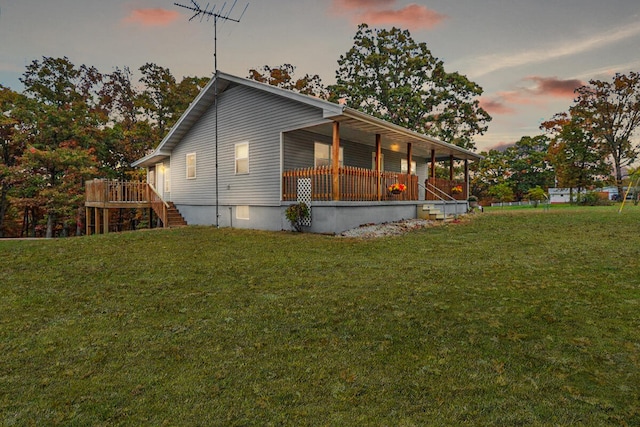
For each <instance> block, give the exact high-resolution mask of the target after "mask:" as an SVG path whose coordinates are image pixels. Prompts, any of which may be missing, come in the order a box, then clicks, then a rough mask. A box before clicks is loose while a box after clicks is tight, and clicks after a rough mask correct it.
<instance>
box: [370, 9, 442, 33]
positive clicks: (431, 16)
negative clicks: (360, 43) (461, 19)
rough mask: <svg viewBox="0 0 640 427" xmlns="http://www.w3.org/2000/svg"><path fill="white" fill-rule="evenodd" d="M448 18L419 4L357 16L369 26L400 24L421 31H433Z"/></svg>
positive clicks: (372, 11) (371, 11) (373, 11)
mask: <svg viewBox="0 0 640 427" xmlns="http://www.w3.org/2000/svg"><path fill="white" fill-rule="evenodd" d="M447 18H448V16H447V15H443V14H441V13H438V12H436V11H434V10H431V9H428V8H427V7H425V6H420V5H417V4H410V5H409V6H407V7H405V8H402V9H398V10H392V9H386V10H370V11H367V12H364V13H362V14H360V15H359V16H357V19H358V21H360V22H366V23H367V24H373V25H385V24H399V25H404V26H407V27H409V28H419V29H431V28H433V27H435V26H436V25H438V24H440V23H441V22H442V21H444V20H445V19H447Z"/></svg>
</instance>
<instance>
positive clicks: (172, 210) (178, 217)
mask: <svg viewBox="0 0 640 427" xmlns="http://www.w3.org/2000/svg"><path fill="white" fill-rule="evenodd" d="M167 204H168V205H169V208H168V209H167V223H168V224H167V225H166V226H167V227H169V228H173V227H184V226H186V225H187V221H185V219H184V218H183V217H182V214H181V213H180V212H179V211H178V208H176V205H174V204H173V202H167Z"/></svg>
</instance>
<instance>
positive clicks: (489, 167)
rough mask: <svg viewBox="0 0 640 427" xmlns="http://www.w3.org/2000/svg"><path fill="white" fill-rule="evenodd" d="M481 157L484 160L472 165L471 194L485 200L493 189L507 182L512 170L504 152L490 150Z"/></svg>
mask: <svg viewBox="0 0 640 427" xmlns="http://www.w3.org/2000/svg"><path fill="white" fill-rule="evenodd" d="M480 155H482V156H483V157H484V158H483V159H482V160H481V161H479V162H473V163H471V166H470V170H469V172H470V184H471V194H474V195H476V196H478V197H480V198H483V197H486V196H488V195H489V189H490V188H491V187H493V186H495V185H498V184H502V183H505V182H507V180H508V178H509V176H511V170H510V168H509V165H508V163H507V157H506V156H505V153H504V152H503V151H499V150H489V152H482V153H480Z"/></svg>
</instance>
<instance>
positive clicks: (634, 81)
mask: <svg viewBox="0 0 640 427" xmlns="http://www.w3.org/2000/svg"><path fill="white" fill-rule="evenodd" d="M576 93H577V98H576V100H575V102H574V105H573V106H572V107H571V108H570V110H569V111H570V113H571V116H572V117H576V118H577V119H579V120H580V126H581V128H582V129H583V130H584V131H585V132H588V133H589V134H590V135H592V137H593V139H594V141H595V142H596V143H597V144H599V146H600V148H601V149H602V150H603V151H604V152H605V153H606V154H607V155H608V156H609V157H610V159H611V161H612V163H613V166H614V172H615V179H616V185H617V186H618V194H623V191H622V184H623V183H622V177H623V168H624V167H626V166H628V165H630V164H631V163H633V162H634V161H635V160H636V159H637V158H638V154H640V148H639V147H638V143H637V142H635V141H634V137H635V136H636V135H637V132H638V129H639V128H640V74H639V73H637V72H629V73H628V74H620V73H617V74H616V75H615V76H614V77H613V79H612V81H601V80H590V81H589V84H588V85H585V86H581V87H579V88H578V89H576Z"/></svg>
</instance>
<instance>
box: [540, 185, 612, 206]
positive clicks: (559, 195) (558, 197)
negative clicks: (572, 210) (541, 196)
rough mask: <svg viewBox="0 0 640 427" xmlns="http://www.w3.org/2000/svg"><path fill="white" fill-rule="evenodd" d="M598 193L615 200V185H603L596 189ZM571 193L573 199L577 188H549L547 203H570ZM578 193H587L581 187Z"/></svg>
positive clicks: (575, 196) (576, 196)
mask: <svg viewBox="0 0 640 427" xmlns="http://www.w3.org/2000/svg"><path fill="white" fill-rule="evenodd" d="M596 191H597V192H598V193H602V194H603V195H604V194H606V196H607V198H608V199H609V200H616V199H617V198H618V188H617V187H604V188H599V189H597V190H596ZM572 193H573V201H574V202H575V201H576V199H577V198H578V189H577V188H550V189H549V203H571V194H572ZM580 194H587V190H585V189H581V190H580Z"/></svg>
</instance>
